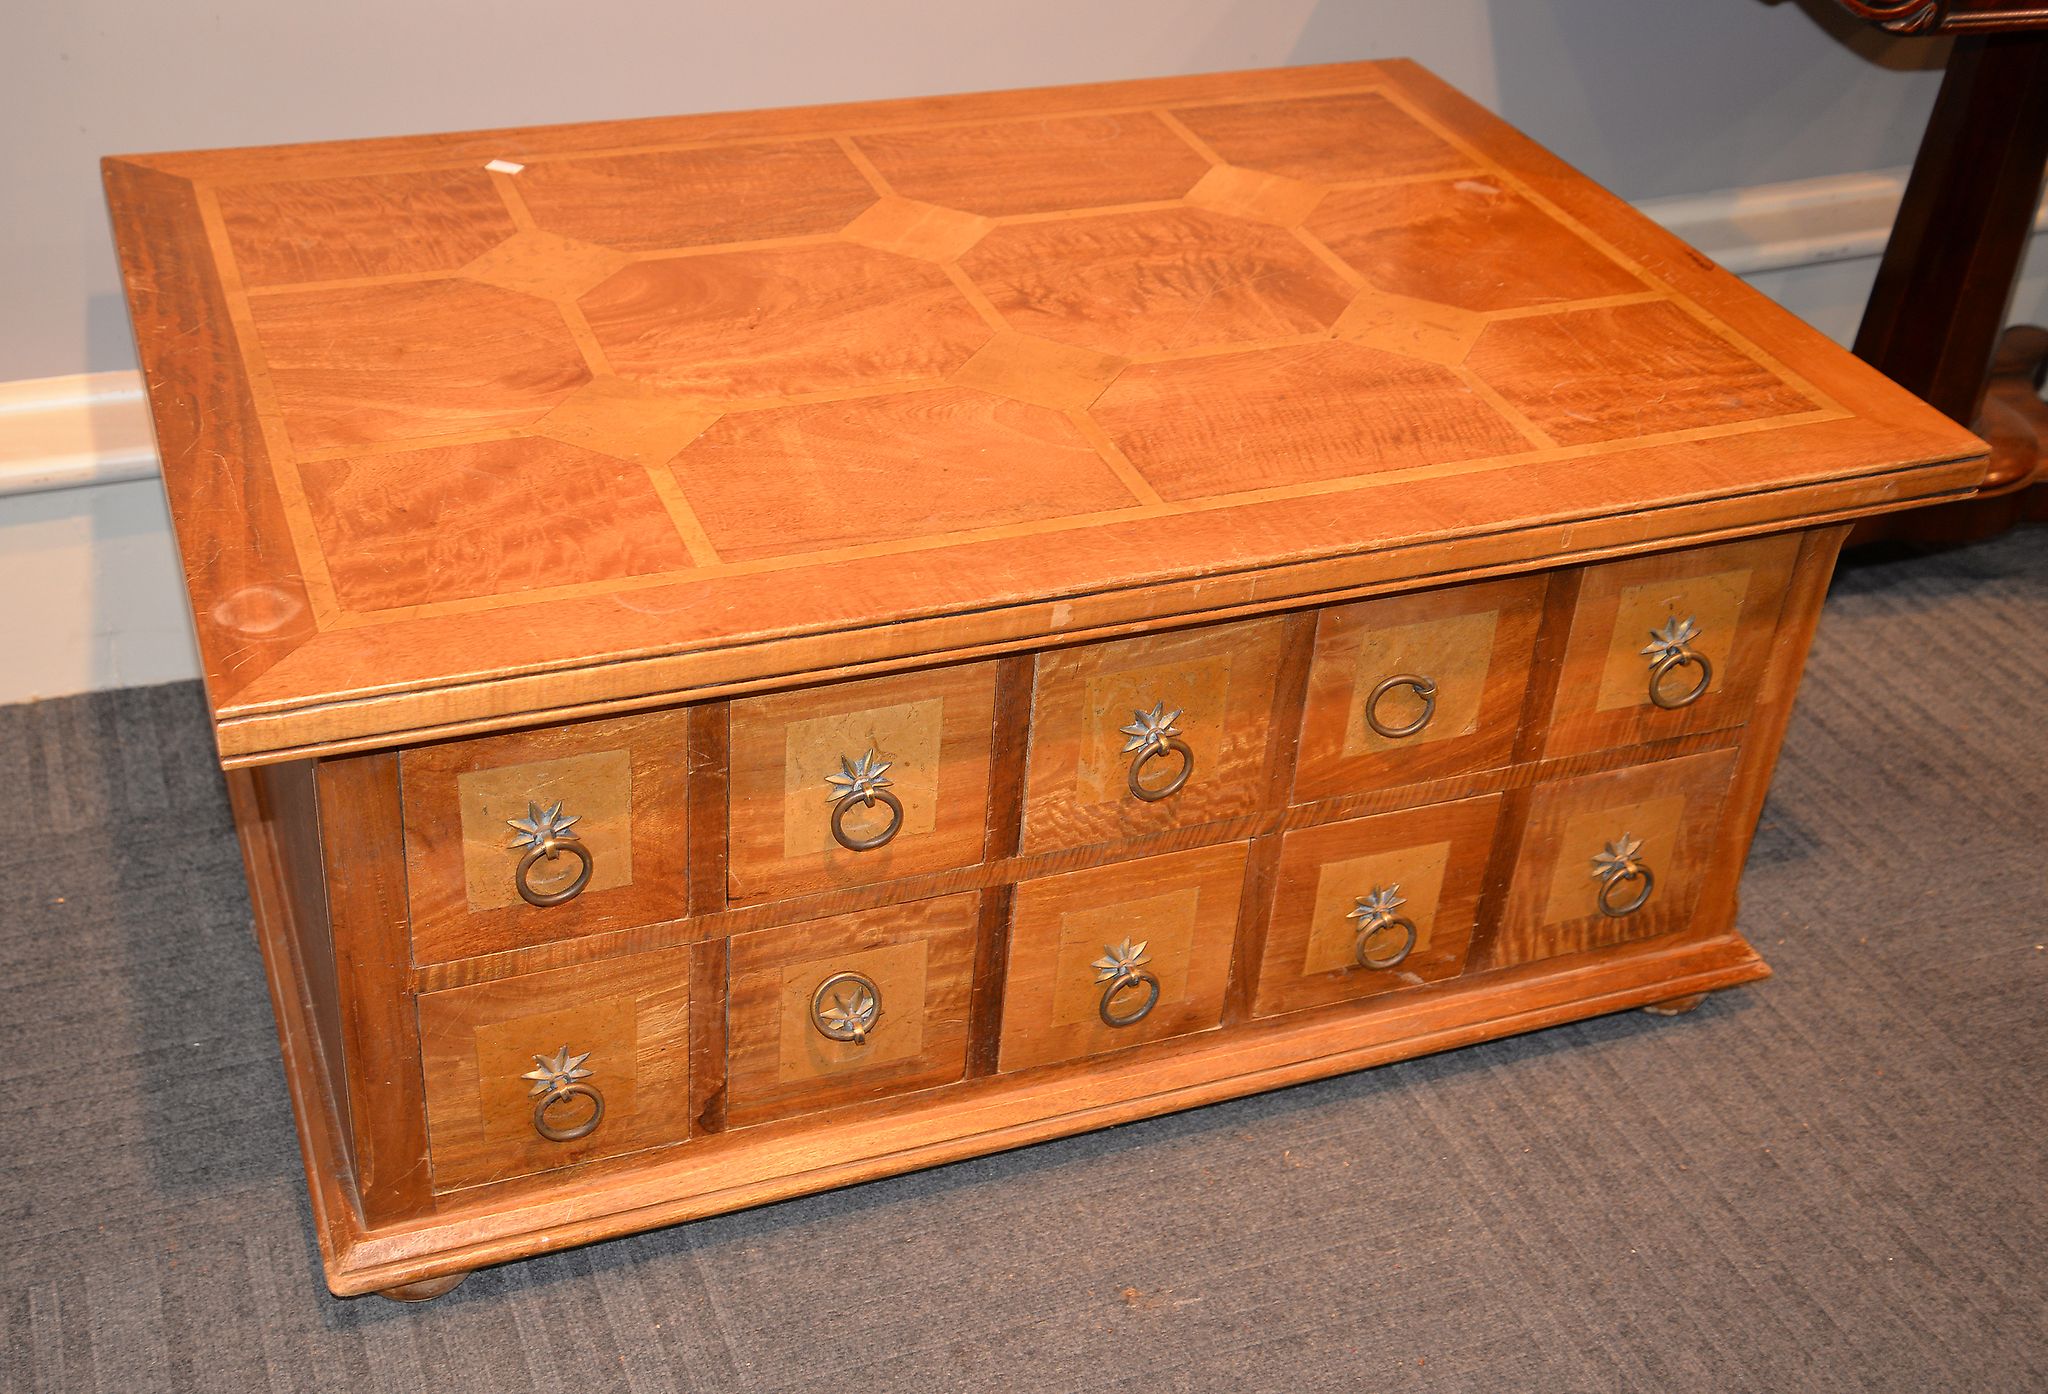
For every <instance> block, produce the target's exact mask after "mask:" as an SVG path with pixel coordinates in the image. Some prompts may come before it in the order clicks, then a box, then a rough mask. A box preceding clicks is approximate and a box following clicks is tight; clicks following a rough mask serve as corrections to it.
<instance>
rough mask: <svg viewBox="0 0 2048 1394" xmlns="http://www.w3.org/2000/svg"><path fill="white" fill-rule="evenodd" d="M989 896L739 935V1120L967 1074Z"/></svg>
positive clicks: (730, 1088)
mask: <svg viewBox="0 0 2048 1394" xmlns="http://www.w3.org/2000/svg"><path fill="white" fill-rule="evenodd" d="M979 901H980V897H978V896H975V895H953V896H944V897H941V898H939V899H936V900H920V901H915V902H912V903H911V904H908V905H891V906H887V907H885V908H883V909H880V910H870V911H867V912H865V913H863V914H858V915H841V916H838V917H836V918H833V919H829V920H814V921H811V922H808V923H805V924H794V925H784V926H782V927H780V928H776V929H763V930H756V931H754V932H752V933H749V934H740V935H735V936H734V937H733V940H732V958H731V976H730V978H729V979H728V981H729V984H730V986H729V989H728V999H727V1007H726V1030H727V1033H728V1036H727V1052H728V1053H727V1064H726V1119H727V1121H728V1122H729V1123H731V1124H732V1125H733V1126H735V1127H737V1126H741V1125H744V1124H748V1123H758V1122H761V1121H763V1120H765V1119H770V1118H781V1117H785V1116H787V1115H789V1114H794V1113H805V1112H809V1111H810V1110H813V1109H820V1108H827V1107H830V1106H832V1105H834V1104H846V1103H853V1102H856V1101H858V1100H861V1099H873V1098H879V1097H881V1096H883V1095H885V1094H897V1093H904V1092H907V1091H909V1090H912V1089H923V1088H927V1087H929V1086H931V1085H935V1084H947V1083H950V1082H952V1081H953V1080H956V1079H959V1078H960V1077H961V1075H962V1074H963V1073H965V1071H966V1068H967V1007H968V998H969V994H970V992H971V989H972V987H973V981H974V938H975V935H974V930H975V920H976V907H977V906H978V904H979Z"/></svg>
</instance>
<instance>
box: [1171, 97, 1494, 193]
mask: <svg viewBox="0 0 2048 1394" xmlns="http://www.w3.org/2000/svg"><path fill="white" fill-rule="evenodd" d="M1173 114H1174V117H1175V119H1177V120H1178V121H1179V122H1180V123H1181V124H1182V125H1184V126H1186V127H1187V128H1188V129H1189V130H1190V131H1192V132H1194V134H1195V135H1196V136H1198V137H1200V138H1201V140H1202V142H1203V143H1204V144H1206V145H1207V146H1208V147H1209V148H1210V149H1212V150H1214V151H1215V152H1216V153H1217V154H1218V155H1220V156H1222V157H1223V158H1224V159H1226V160H1228V161H1229V162H1230V163H1232V164H1234V165H1243V166H1246V167H1247V168H1251V169H1263V170H1270V171H1272V172H1273V173H1274V174H1280V175H1285V176H1287V177H1288V178H1291V179H1302V180H1310V181H1316V182H1320V183H1326V184H1337V183H1345V182H1349V181H1352V180H1362V179H1394V178H1401V177H1404V176H1412V175H1418V174H1438V173H1443V172H1446V171H1449V170H1454V169H1460V168H1464V167H1466V166H1467V165H1468V164H1469V163H1470V157H1469V156H1467V155H1466V154H1465V153H1464V152H1462V151H1460V150H1458V149H1457V148H1456V147H1455V146H1453V145H1451V143H1450V142H1448V141H1446V140H1445V139H1444V138H1443V136H1442V135H1440V134H1438V133H1437V132H1435V131H1432V130H1430V129H1429V128H1428V127H1427V126H1425V125H1423V124H1422V123H1421V122H1419V121H1417V120H1416V119H1415V118H1414V117H1413V116H1411V115H1410V114H1409V113H1407V112H1406V111H1404V110H1402V109H1401V107H1399V106H1397V105H1396V104H1395V103H1394V102H1392V101H1390V100H1388V99H1387V97H1386V96H1384V95H1382V94H1380V93H1377V92H1342V93H1334V94H1332V95H1328V96H1314V97H1305V98H1298V99H1294V100H1288V101H1277V102H1261V101H1235V102H1230V103H1228V104H1226V105H1217V106H1201V107H1186V106H1179V105H1176V106H1175V107H1174V108H1173Z"/></svg>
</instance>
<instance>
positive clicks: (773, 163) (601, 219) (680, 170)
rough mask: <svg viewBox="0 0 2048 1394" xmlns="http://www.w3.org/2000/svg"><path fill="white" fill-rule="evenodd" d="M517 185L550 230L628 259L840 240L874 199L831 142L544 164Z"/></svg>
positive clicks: (531, 168)
mask: <svg viewBox="0 0 2048 1394" xmlns="http://www.w3.org/2000/svg"><path fill="white" fill-rule="evenodd" d="M514 178H515V181H516V184H517V187H518V190H519V197H520V199H521V200H522V201H523V202H524V203H525V205H526V207H527V208H528V209H529V210H531V212H532V214H533V221H534V223H535V224H536V225H538V226H539V227H540V228H541V229H543V230H544V231H547V232H552V233H557V234H559V235H561V236H563V237H571V238H575V239H577V240H579V241H584V242H595V243H600V244H602V245H604V246H607V247H617V248H620V249H622V250H624V251H629V252H654V251H661V250H662V249H664V248H670V247H697V246H704V245H709V244H715V243H722V242H744V241H753V240H755V239H759V238H769V237H796V236H801V235H803V234H806V233H828V232H836V231H838V230H839V229H840V228H842V227H844V226H846V224H847V223H849V222H851V221H852V220H853V218H854V217H855V215H856V214H858V213H860V211H861V210H862V209H864V208H866V207H867V206H868V205H869V204H871V203H873V202H874V200H875V191H874V190H873V189H872V188H871V187H870V186H869V184H868V182H867V180H866V179H864V178H862V177H861V172H860V170H859V169H858V168H857V167H856V166H855V165H854V163H853V162H852V161H851V160H849V159H847V158H846V154H845V152H844V151H842V150H841V149H840V148H839V147H838V146H837V145H836V144H834V143H833V142H831V141H828V140H811V141H794V142H790V143H787V144H783V143H776V144H762V145H732V146H726V147H724V148H722V149H719V148H713V149H700V150H649V151H640V152H636V153H634V154H630V155H610V156H603V157H599V158H595V159H573V160H566V159H565V160H537V161H535V162H533V163H531V164H529V165H527V167H526V168H525V169H523V170H521V171H520V172H519V174H518V175H516V176H514Z"/></svg>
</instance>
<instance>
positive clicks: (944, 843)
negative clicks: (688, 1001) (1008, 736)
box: [727, 663, 996, 905]
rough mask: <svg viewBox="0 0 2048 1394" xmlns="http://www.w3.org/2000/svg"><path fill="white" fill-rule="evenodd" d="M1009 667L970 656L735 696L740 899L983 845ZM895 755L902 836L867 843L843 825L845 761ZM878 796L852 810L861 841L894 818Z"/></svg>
mask: <svg viewBox="0 0 2048 1394" xmlns="http://www.w3.org/2000/svg"><path fill="white" fill-rule="evenodd" d="M995 688H996V665H995V664H992V663H978V664H963V665H960V666H958V667H953V668H940V669H935V670H933V671H931V672H928V673H922V674H916V675H912V676H907V677H902V678H883V679H877V680H874V681H870V682H862V683H843V684H840V685H838V686H833V687H820V688H809V689H806V690H803V691H800V692H789V693H783V694H779V695H776V696H770V697H755V698H748V699H746V700H744V701H739V702H735V703H733V704H732V706H731V707H730V709H729V711H730V716H729V721H730V725H731V752H732V755H731V758H732V765H731V774H730V785H729V791H730V792H729V795H728V797H729V801H730V809H731V815H730V821H729V827H730V830H731V843H730V850H729V852H728V858H727V878H728V887H729V889H728V895H729V898H730V900H731V902H732V903H733V904H735V905H745V904H752V903H756V902H760V901H765V900H775V899H781V898H786V897H789V896H793V895H800V894H804V893H806V892H817V891H826V890H833V889H837V888H841V887H845V886H853V885H862V884H867V883H872V882H877V881H886V880H890V879H892V878H896V877H902V876H907V875H915V874H917V873H921V872H930V871H937V870H940V869H942V868H946V867H954V866H966V865H968V864H970V863H972V862H975V861H978V860H979V859H980V858H981V856H982V853H983V846H984V839H985V824H986V819H987V815H988V788H989V768H990V756H989V750H990V740H991V734H992V730H993V724H994V720H995V700H996V698H995ZM870 750H872V751H874V752H875V753H876V755H877V757H878V758H879V759H880V760H882V761H885V762H888V763H889V764H890V766H891V768H890V769H889V771H888V773H887V778H888V779H889V780H890V781H891V786H890V789H889V791H888V792H890V793H892V794H894V795H895V796H896V797H897V798H898V799H899V800H900V801H901V802H902V804H903V818H902V823H901V826H900V827H899V829H898V831H897V832H896V834H895V835H894V836H893V837H891V838H890V839H889V841H887V842H886V843H884V844H882V845H881V846H879V847H874V848H870V849H868V850H866V851H853V850H851V849H849V848H847V847H844V846H842V845H840V844H839V843H838V842H837V841H835V840H834V838H833V836H832V831H831V823H832V816H833V810H834V807H835V805H834V803H833V801H832V800H831V798H830V795H831V794H832V791H833V788H834V786H833V785H831V784H829V783H828V782H827V781H826V776H827V775H832V774H839V773H841V770H842V762H844V761H859V760H860V759H861V757H862V756H863V755H865V754H866V753H867V752H868V751H870ZM889 817H890V813H889V810H888V809H887V808H886V807H884V806H883V805H882V804H881V803H879V802H877V803H876V804H875V805H873V806H872V807H863V808H860V809H858V810H856V811H854V812H851V813H849V814H847V815H846V817H845V820H844V826H845V828H846V830H847V832H848V833H849V835H851V836H853V837H855V838H864V837H869V836H874V835H876V834H877V833H879V831H880V830H881V829H882V828H883V827H886V826H887V823H888V820H889Z"/></svg>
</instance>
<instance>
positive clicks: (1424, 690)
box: [1365, 673, 1436, 741]
mask: <svg viewBox="0 0 2048 1394" xmlns="http://www.w3.org/2000/svg"><path fill="white" fill-rule="evenodd" d="M1397 687H1405V688H1407V689H1408V690H1409V691H1411V692H1413V693H1414V694H1415V695H1416V696H1417V697H1420V698H1421V699H1422V715H1420V716H1418V717H1416V718H1415V719H1414V720H1413V721H1411V722H1409V723H1408V724H1407V725H1406V726H1389V725H1387V723H1386V722H1384V721H1382V720H1380V699H1381V698H1383V697H1385V696H1386V695H1387V694H1388V693H1389V692H1392V691H1393V690H1394V689H1395V688H1397ZM1435 715H1436V679H1434V678H1425V677H1423V676H1422V675H1421V674H1419V673H1396V674H1394V676H1393V677H1391V678H1383V679H1381V681H1380V683H1379V685H1378V686H1377V687H1375V688H1373V690H1372V694H1371V695H1370V696H1368V697H1367V698H1366V699H1365V724H1366V725H1368V726H1370V727H1372V729H1373V730H1374V731H1376V732H1378V733H1379V734H1380V735H1382V736H1384V737H1386V738H1387V739H1388V740H1390V741H1398V740H1400V739H1402V738H1403V737H1405V736H1413V735H1416V734H1418V733H1420V732H1421V730H1422V728H1423V727H1425V726H1427V725H1429V722H1430V718H1431V717H1433V716H1435Z"/></svg>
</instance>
